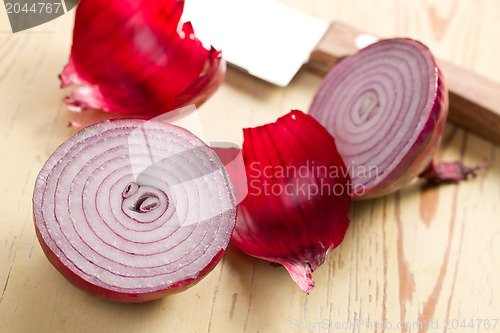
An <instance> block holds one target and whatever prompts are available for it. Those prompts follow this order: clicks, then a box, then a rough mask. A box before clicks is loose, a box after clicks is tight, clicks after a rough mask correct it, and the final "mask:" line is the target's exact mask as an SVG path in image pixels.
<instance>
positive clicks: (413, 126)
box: [309, 39, 448, 198]
mask: <svg viewBox="0 0 500 333" xmlns="http://www.w3.org/2000/svg"><path fill="white" fill-rule="evenodd" d="M447 113H448V91H447V89H446V86H445V84H444V82H443V78H442V75H441V72H440V70H439V69H438V67H437V65H436V62H435V61H434V58H433V56H432V54H431V52H430V51H429V49H428V48H427V47H425V46H424V45H423V44H421V43H419V42H417V41H414V40H411V39H390V40H383V41H380V42H377V43H375V44H372V45H370V46H368V47H366V48H364V49H362V50H360V51H359V52H357V53H356V54H354V55H352V56H350V57H347V58H346V59H344V60H342V61H341V62H340V63H339V64H338V65H337V66H336V67H335V68H334V69H333V70H332V71H331V72H330V73H329V74H328V75H327V76H326V78H325V79H324V81H323V82H322V84H321V86H320V88H319V90H318V92H317V93H316V95H315V97H314V100H313V102H312V105H311V107H310V110H309V114H311V115H312V116H313V117H315V118H316V119H317V120H318V121H319V122H320V123H321V124H323V125H324V126H325V127H326V129H327V130H328V131H329V132H330V133H331V134H332V135H333V137H334V138H335V142H336V144H337V148H338V151H339V153H340V155H341V156H342V159H343V161H344V163H345V165H346V166H347V168H348V169H349V174H350V176H351V179H352V186H353V188H354V190H353V192H354V196H355V197H361V198H370V197H376V196H380V195H383V194H386V193H390V192H392V191H395V190H397V189H398V188H400V187H401V186H403V185H405V184H407V183H408V182H409V181H411V180H412V179H413V178H415V177H417V176H418V175H419V174H420V173H421V172H422V171H424V169H425V168H426V167H427V166H428V165H429V163H430V162H431V159H432V156H433V155H434V153H435V151H436V149H437V147H438V145H439V142H440V140H441V135H442V131H443V127H444V123H445V120H446V115H447Z"/></svg>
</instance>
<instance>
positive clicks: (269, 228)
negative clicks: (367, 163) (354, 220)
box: [231, 110, 351, 293]
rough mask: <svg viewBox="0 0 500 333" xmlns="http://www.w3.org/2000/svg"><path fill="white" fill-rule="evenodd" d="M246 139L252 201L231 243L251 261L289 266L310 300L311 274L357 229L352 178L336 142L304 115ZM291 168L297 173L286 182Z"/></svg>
mask: <svg viewBox="0 0 500 333" xmlns="http://www.w3.org/2000/svg"><path fill="white" fill-rule="evenodd" d="M243 133H244V142H243V147H242V152H243V159H244V162H245V169H246V174H247V180H248V195H247V197H246V198H245V199H244V200H243V201H242V202H241V203H240V205H239V206H238V219H237V221H236V227H235V229H234V232H233V235H232V238H231V242H232V243H233V244H234V245H235V246H236V247H238V248H240V249H241V250H242V251H243V252H245V253H247V254H249V255H251V256H254V257H257V258H261V259H265V260H269V261H272V262H276V263H279V264H281V265H283V266H285V268H286V269H287V270H288V272H289V273H290V275H291V277H292V279H293V280H294V281H295V283H297V285H298V286H299V287H300V288H301V289H302V290H303V291H304V292H306V293H309V292H310V291H311V289H312V288H313V287H314V281H313V279H312V274H311V273H312V272H313V271H314V270H315V269H316V268H317V267H318V266H320V265H321V264H322V263H323V262H324V260H325V257H326V255H327V253H328V251H329V250H331V249H334V248H336V247H337V246H338V245H339V244H340V243H341V242H342V240H343V239H344V236H345V233H346V230H347V227H348V226H349V218H348V217H347V213H348V211H349V207H350V202H351V196H350V194H349V193H348V192H347V191H348V189H349V188H350V186H349V176H348V174H347V172H346V170H345V166H344V164H343V162H342V159H341V157H340V155H339V154H338V153H337V151H336V148H335V141H334V139H333V138H332V136H331V135H330V134H329V133H328V132H327V131H326V130H325V129H324V128H323V126H321V125H320V124H319V123H318V122H317V121H316V120H314V119H313V118H312V117H311V116H309V115H306V114H304V113H302V112H301V111H297V110H294V111H292V112H290V113H289V114H287V115H285V116H283V117H281V118H280V119H278V121H277V122H276V123H272V124H267V125H264V126H260V127H256V128H248V129H244V132H243ZM323 167H325V168H328V170H336V171H339V173H338V176H335V175H333V173H332V174H330V173H328V174H326V173H325V174H324V173H321V171H320V170H323V169H322V168H323ZM283 169H286V170H290V171H289V172H288V173H287V174H282V175H280V170H283ZM294 172H295V173H294ZM267 184H270V186H267ZM266 188H268V189H269V188H270V189H271V190H270V191H268V192H266ZM273 188H274V189H275V190H272V189H273ZM328 188H330V189H333V188H336V189H337V190H335V191H334V190H331V191H328ZM276 189H278V190H276ZM280 189H281V193H280ZM315 189H318V191H313V190H315Z"/></svg>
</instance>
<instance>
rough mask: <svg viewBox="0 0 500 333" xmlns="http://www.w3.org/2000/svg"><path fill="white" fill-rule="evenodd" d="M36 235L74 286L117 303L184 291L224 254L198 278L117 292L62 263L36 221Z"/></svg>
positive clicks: (214, 262) (214, 263)
mask: <svg viewBox="0 0 500 333" xmlns="http://www.w3.org/2000/svg"><path fill="white" fill-rule="evenodd" d="M35 230H36V236H37V238H38V242H39V243H40V246H41V247H42V250H43V253H45V256H46V257H47V259H48V260H49V262H50V263H51V264H52V265H53V266H54V267H55V268H56V269H57V271H58V272H59V273H60V274H61V275H62V276H64V278H65V279H66V280H68V281H69V282H70V283H71V284H72V285H73V286H75V287H77V288H78V289H80V290H81V291H83V292H85V293H87V294H90V295H92V296H96V297H99V298H100V299H103V300H106V301H110V302H117V303H145V302H149V301H154V300H156V299H160V298H163V297H167V296H170V295H174V294H178V293H180V292H183V291H185V290H187V289H189V288H191V287H192V286H194V285H196V284H197V283H198V282H200V281H201V279H203V278H204V277H205V276H206V275H207V274H208V273H210V272H211V271H212V270H213V269H214V268H215V266H217V264H218V263H219V261H220V259H221V258H222V256H223V255H224V251H223V250H221V251H219V253H217V255H216V256H215V257H214V258H213V260H212V262H210V264H209V265H208V266H207V267H205V269H204V270H203V271H201V272H200V275H199V277H198V278H196V279H186V280H184V281H180V282H178V283H177V284H175V285H173V286H171V287H170V288H168V289H165V290H159V291H157V292H153V293H147V294H142V293H117V292H115V291H113V290H109V289H106V288H103V287H99V286H96V285H95V284H92V283H89V282H88V281H86V280H84V279H82V278H81V277H80V276H79V275H78V274H76V273H75V272H73V271H72V270H71V269H70V268H68V267H67V266H66V265H64V264H63V263H62V261H61V260H60V259H59V258H58V257H57V256H56V255H55V254H54V252H52V250H51V249H50V248H49V247H48V245H47V243H45V241H44V239H43V237H42V236H41V235H40V232H39V230H38V228H37V227H36V223H35Z"/></svg>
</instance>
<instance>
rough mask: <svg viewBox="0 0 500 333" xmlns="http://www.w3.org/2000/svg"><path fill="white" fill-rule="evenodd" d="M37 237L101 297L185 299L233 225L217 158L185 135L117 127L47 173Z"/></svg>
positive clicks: (36, 200) (79, 137)
mask: <svg viewBox="0 0 500 333" xmlns="http://www.w3.org/2000/svg"><path fill="white" fill-rule="evenodd" d="M33 213H34V222H35V229H36V234H37V237H38V240H39V242H40V244H41V247H42V249H43V251H44V253H45V255H46V256H47V258H48V259H49V261H50V262H51V263H52V264H53V265H54V267H55V268H56V269H57V270H58V271H59V272H60V273H61V274H62V275H63V276H64V277H65V278H66V279H67V280H68V281H70V282H71V283H72V284H73V285H75V286H76V287H78V288H80V289H81V290H83V291H85V292H87V293H89V294H92V295H95V296H98V297H100V298H102V299H105V300H109V301H115V302H123V303H139V302H146V301H151V300H154V299H158V298H161V297H164V296H167V295H170V294H174V293H177V292H180V291H183V290H185V289H187V288H189V287H191V286H193V285H194V284H196V283H197V282H198V281H200V279H201V278H202V277H204V276H205V275H206V274H208V273H209V272H210V271H211V270H212V269H213V268H214V267H215V266H216V264H217V263H218V262H219V260H220V259H221V257H222V255H223V253H224V251H225V249H226V248H227V245H228V243H229V240H230V237H231V233H232V231H233V228H234V224H235V220H236V201H235V194H234V189H233V186H232V184H231V182H230V180H229V177H228V175H227V173H226V171H225V169H224V166H223V165H222V163H221V162H220V160H219V159H218V158H217V156H216V154H215V153H213V151H212V150H211V149H210V148H209V147H208V146H206V145H205V143H203V142H202V141H201V140H200V139H198V138H197V137H196V136H194V135H193V134H192V133H190V132H189V131H187V130H185V129H182V128H180V127H177V126H174V125H170V124H167V123H163V122H159V121H143V120H137V119H120V120H110V121H105V122H101V123H98V124H95V125H92V126H89V127H87V128H85V129H83V130H82V131H80V132H79V133H77V134H76V135H75V136H73V137H71V138H70V139H68V140H67V141H66V142H64V143H63V144H62V145H61V146H60V147H59V148H58V149H57V150H56V151H55V152H54V153H53V154H52V155H51V157H50V158H49V159H48V160H47V162H46V163H45V165H44V166H43V168H42V170H41V171H40V173H39V175H38V178H37V181H36V183H35V189H34V193H33Z"/></svg>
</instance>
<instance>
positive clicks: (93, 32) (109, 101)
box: [60, 0, 226, 119]
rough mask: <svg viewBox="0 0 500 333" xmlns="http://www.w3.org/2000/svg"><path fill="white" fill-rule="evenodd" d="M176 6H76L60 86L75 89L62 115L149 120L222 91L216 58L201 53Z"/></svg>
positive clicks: (86, 1) (85, 0)
mask: <svg viewBox="0 0 500 333" xmlns="http://www.w3.org/2000/svg"><path fill="white" fill-rule="evenodd" d="M183 6H184V1H182V0H181V1H180V0H157V1H138V0H120V1H118V0H111V1H106V2H105V3H103V2H102V1H97V0H81V1H80V2H79V4H78V7H77V10H76V16H75V26H74V30H73V44H72V47H71V55H70V58H69V61H68V64H67V65H66V66H65V67H64V69H63V71H62V73H61V75H60V79H61V87H63V88H64V87H68V86H71V85H79V86H78V87H77V88H75V89H74V90H73V92H72V93H71V95H70V96H68V97H67V98H66V103H67V105H68V107H69V109H71V110H73V111H82V110H85V109H100V110H104V111H109V112H112V113H114V114H118V115H126V116H130V117H134V118H142V119H150V118H153V117H155V116H158V115H160V114H163V113H165V112H168V111H171V110H174V109H176V108H180V107H183V106H186V105H190V104H196V105H197V106H200V105H201V104H203V103H204V102H205V101H206V100H207V99H208V98H209V97H210V96H211V95H212V94H213V93H215V91H216V90H217V89H218V87H219V86H220V85H221V84H222V82H223V81H224V78H225V73H226V63H225V61H224V60H223V59H222V54H221V53H220V52H219V51H217V50H215V49H213V48H211V49H210V50H208V49H205V48H204V47H203V45H202V44H201V42H200V41H199V40H198V39H197V38H196V37H195V35H194V31H193V28H192V26H191V24H190V23H189V22H187V23H180V22H179V21H180V17H181V14H182V11H183Z"/></svg>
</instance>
